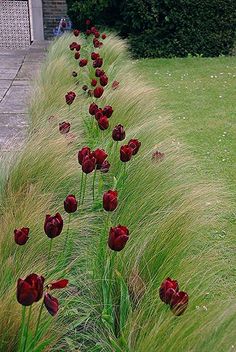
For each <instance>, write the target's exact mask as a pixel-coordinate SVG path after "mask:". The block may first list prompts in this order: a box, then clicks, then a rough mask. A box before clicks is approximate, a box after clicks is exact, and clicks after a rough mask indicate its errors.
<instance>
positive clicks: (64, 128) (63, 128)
mask: <svg viewBox="0 0 236 352" xmlns="http://www.w3.org/2000/svg"><path fill="white" fill-rule="evenodd" d="M59 131H60V132H61V134H66V133H68V132H69V131H70V123H69V122H65V121H64V122H60V123H59Z"/></svg>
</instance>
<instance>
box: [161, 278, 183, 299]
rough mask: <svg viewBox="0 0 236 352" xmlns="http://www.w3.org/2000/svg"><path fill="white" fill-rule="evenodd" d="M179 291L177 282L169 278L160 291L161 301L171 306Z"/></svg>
mask: <svg viewBox="0 0 236 352" xmlns="http://www.w3.org/2000/svg"><path fill="white" fill-rule="evenodd" d="M178 291H179V284H178V282H177V281H176V280H172V279H171V278H169V277H167V278H166V279H165V280H164V281H163V282H162V284H161V287H160V289H159V295H160V299H161V300H162V301H163V302H165V303H166V304H170V302H171V299H172V296H173V294H174V293H175V292H178Z"/></svg>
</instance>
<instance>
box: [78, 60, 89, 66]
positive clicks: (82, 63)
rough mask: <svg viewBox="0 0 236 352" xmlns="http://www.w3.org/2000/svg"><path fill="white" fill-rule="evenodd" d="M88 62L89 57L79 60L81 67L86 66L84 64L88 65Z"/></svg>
mask: <svg viewBox="0 0 236 352" xmlns="http://www.w3.org/2000/svg"><path fill="white" fill-rule="evenodd" d="M87 63H88V60H87V59H81V60H80V61H79V66H80V67H84V66H86V65H87Z"/></svg>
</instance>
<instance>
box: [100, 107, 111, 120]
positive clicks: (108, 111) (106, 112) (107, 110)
mask: <svg viewBox="0 0 236 352" xmlns="http://www.w3.org/2000/svg"><path fill="white" fill-rule="evenodd" d="M102 111H103V115H105V116H106V117H108V118H110V117H111V115H112V114H113V109H112V107H111V106H110V105H106V106H105V107H104V108H103V110H102Z"/></svg>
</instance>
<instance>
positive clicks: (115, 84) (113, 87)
mask: <svg viewBox="0 0 236 352" xmlns="http://www.w3.org/2000/svg"><path fill="white" fill-rule="evenodd" d="M119 84H120V82H118V81H114V82H113V83H112V89H113V90H115V89H117V88H118V87H119Z"/></svg>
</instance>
